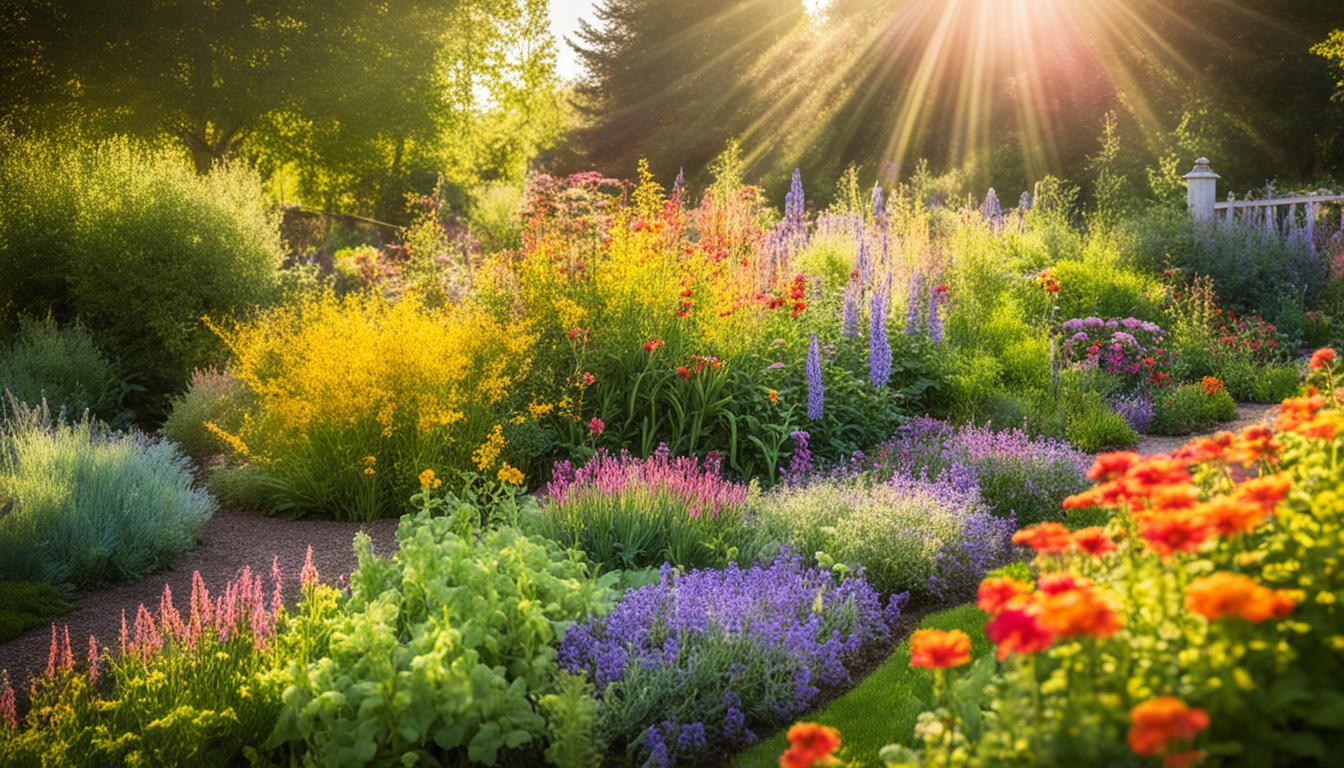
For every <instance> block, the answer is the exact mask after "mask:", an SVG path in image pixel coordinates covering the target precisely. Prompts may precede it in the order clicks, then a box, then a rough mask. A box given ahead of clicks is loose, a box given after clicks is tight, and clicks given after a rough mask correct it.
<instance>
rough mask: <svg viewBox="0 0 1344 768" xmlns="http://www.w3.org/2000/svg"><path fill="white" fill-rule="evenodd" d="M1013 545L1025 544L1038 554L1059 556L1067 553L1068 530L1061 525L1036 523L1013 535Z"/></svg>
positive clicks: (1069, 541)
mask: <svg viewBox="0 0 1344 768" xmlns="http://www.w3.org/2000/svg"><path fill="white" fill-rule="evenodd" d="M1013 543H1014V544H1025V545H1027V546H1028V547H1031V548H1032V549H1033V550H1035V551H1036V552H1037V553H1038V554H1042V555H1059V554H1063V553H1065V552H1067V551H1069V544H1070V543H1072V542H1071V540H1070V538H1069V529H1068V528H1066V527H1065V526H1064V524H1063V523H1053V522H1051V523H1037V524H1036V525H1032V526H1028V527H1026V528H1023V529H1022V530H1020V531H1018V532H1017V533H1015V534H1013Z"/></svg>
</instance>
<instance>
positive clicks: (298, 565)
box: [0, 510, 398, 690]
mask: <svg viewBox="0 0 1344 768" xmlns="http://www.w3.org/2000/svg"><path fill="white" fill-rule="evenodd" d="M397 522H398V521H397V520H395V519H390V520H374V521H372V522H367V523H355V522H338V521H334V520H294V519H289V518H283V517H268V516H265V515H261V514H255V513H248V512H236V511H230V510H220V511H219V512H216V513H215V516H214V517H213V518H211V519H210V520H209V521H208V522H206V524H205V527H204V529H203V530H202V542H201V544H200V546H198V547H197V548H196V549H194V550H192V551H191V552H188V553H187V554H185V555H183V556H181V557H180V558H178V559H177V560H176V561H175V562H174V563H173V564H172V565H171V566H170V567H168V568H167V569H165V570H162V571H159V572H157V573H154V574H152V575H150V576H148V577H146V578H144V579H142V580H141V581H138V582H136V583H134V584H116V585H112V586H108V587H104V588H102V589H99V590H96V591H94V592H90V593H88V594H86V595H84V596H82V597H81V598H79V599H78V600H77V601H75V607H74V609H73V610H72V611H70V613H67V614H66V615H64V616H61V617H60V618H58V619H56V625H57V627H58V628H61V627H64V626H66V625H68V626H69V627H70V639H71V644H72V645H74V646H75V647H76V648H85V647H87V645H88V638H89V635H94V636H96V637H97V638H98V642H99V644H115V643H116V642H117V638H118V636H119V635H120V633H121V613H122V611H123V610H124V611H126V616H127V621H133V620H134V618H135V610H136V607H137V606H139V605H140V604H141V603H144V604H145V605H146V606H148V607H149V608H150V609H151V610H155V609H157V607H158V605H159V597H160V596H161V595H162V594H163V587H164V585H165V584H167V585H168V586H169V587H171V588H172V590H173V602H174V603H175V604H176V605H178V606H179V607H181V606H183V605H184V604H185V602H186V600H187V598H188V596H190V595H191V580H192V574H193V573H194V572H196V571H200V572H201V576H202V577H203V578H204V579H205V584H206V586H207V587H209V588H210V589H211V590H212V591H213V590H216V589H219V588H222V587H223V586H224V583H225V582H227V581H228V580H229V579H231V578H233V577H234V576H235V575H237V573H238V571H239V570H241V569H242V567H243V566H244V565H247V566H251V568H252V570H253V571H257V572H259V573H260V574H261V577H262V583H263V584H264V585H266V589H268V590H269V589H270V586H269V584H270V573H271V559H272V557H279V558H280V568H281V571H282V572H283V573H284V578H285V585H286V593H287V594H286V597H287V598H290V599H292V597H293V596H294V595H295V594H297V591H298V583H299V571H300V569H302V567H303V559H304V554H305V553H306V552H307V549H308V546H309V545H312V548H313V564H314V565H315V566H317V570H318V573H319V574H320V576H321V578H322V580H323V581H325V582H334V581H336V580H337V579H338V578H339V577H340V576H341V575H342V574H348V573H349V572H350V571H351V570H352V569H353V568H354V567H355V554H354V550H353V549H352V548H351V543H352V542H353V541H354V538H355V534H356V533H357V532H359V531H365V532H367V533H368V534H369V537H370V538H372V539H373V549H374V552H376V553H377V554H380V555H388V554H390V553H391V552H392V550H393V548H394V547H395V545H396V530H397ZM291 592H292V593H293V594H290V593H291ZM50 640H51V628H50V627H49V626H43V627H37V628H34V629H30V630H28V631H27V632H25V633H23V634H22V635H20V636H18V637H16V638H14V639H13V640H11V641H9V642H7V643H4V644H2V645H0V669H4V670H8V671H9V676H10V680H12V681H13V683H14V687H15V688H16V689H19V690H25V689H26V688H27V685H22V686H20V683H23V682H26V681H27V680H28V678H29V677H30V676H31V675H37V674H41V672H42V670H43V669H45V668H46V665H47V651H48V647H49V644H50Z"/></svg>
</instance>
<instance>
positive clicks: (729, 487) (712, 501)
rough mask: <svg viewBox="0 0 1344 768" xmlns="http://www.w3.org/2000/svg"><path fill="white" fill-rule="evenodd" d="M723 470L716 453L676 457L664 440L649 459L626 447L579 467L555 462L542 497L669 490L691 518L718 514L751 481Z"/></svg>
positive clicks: (738, 499)
mask: <svg viewBox="0 0 1344 768" xmlns="http://www.w3.org/2000/svg"><path fill="white" fill-rule="evenodd" d="M720 469H721V468H720V459H719V455H718V454H717V453H715V452H711V453H709V454H708V455H707V456H705V459H704V461H701V460H700V459H699V458H696V457H694V456H676V457H674V456H672V455H671V452H670V451H669V450H668V447H667V445H666V444H662V445H659V446H658V450H657V451H655V452H654V454H653V455H652V456H650V457H648V458H645V459H637V458H634V457H632V456H631V455H630V453H629V451H626V450H622V451H621V452H620V453H619V454H611V453H607V452H606V451H600V452H598V454H597V455H596V456H594V457H593V458H592V459H591V460H590V461H589V462H588V463H587V464H585V465H583V466H581V467H575V466H574V465H573V464H572V463H571V462H569V461H567V460H566V461H560V462H556V464H555V467H554V468H553V469H552V478H551V481H550V482H549V483H547V484H546V489H545V492H544V493H543V494H542V500H543V501H544V502H547V503H552V504H560V503H564V502H566V501H569V500H570V499H572V498H574V497H576V496H582V495H586V494H589V493H596V494H599V495H602V496H608V497H610V496H619V495H622V494H625V493H628V492H638V493H670V494H673V495H675V496H677V497H680V498H682V499H684V500H685V501H686V505H687V509H688V511H689V514H690V515H691V517H699V516H700V515H701V514H704V513H708V514H709V516H710V517H716V516H717V515H718V513H719V511H720V510H722V509H723V508H725V507H736V506H741V505H743V504H745V503H746V501H747V496H748V493H749V489H748V488H747V486H745V485H743V484H742V483H737V482H733V481H732V480H729V479H727V478H725V477H723V475H722V474H721V473H720Z"/></svg>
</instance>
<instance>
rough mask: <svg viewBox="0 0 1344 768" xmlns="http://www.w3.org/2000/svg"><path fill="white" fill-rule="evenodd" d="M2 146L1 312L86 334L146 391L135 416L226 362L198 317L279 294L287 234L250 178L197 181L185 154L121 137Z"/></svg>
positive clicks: (241, 169) (228, 169) (221, 175)
mask: <svg viewBox="0 0 1344 768" xmlns="http://www.w3.org/2000/svg"><path fill="white" fill-rule="evenodd" d="M3 146H4V149H3V150H0V210H4V211H5V215H4V216H3V217H0V311H4V312H9V313H18V314H29V315H34V316H41V315H45V314H46V313H48V312H51V313H52V314H53V316H54V317H55V318H56V319H57V320H58V321H60V322H70V321H73V320H75V319H78V320H79V321H80V322H82V323H84V324H85V326H86V327H87V328H88V329H89V331H90V332H91V333H92V335H93V337H94V339H95V341H97V343H98V345H99V347H100V348H101V349H102V350H103V351H104V352H106V353H107V355H108V356H109V357H111V358H112V359H113V360H114V361H115V362H116V363H117V364H118V365H120V366H121V370H122V372H123V374H124V375H125V376H126V377H128V378H130V379H132V380H133V381H134V383H136V384H138V385H140V386H141V387H143V392H141V393H140V394H139V395H138V396H137V397H136V398H135V401H136V404H137V405H138V406H143V407H146V408H148V409H149V411H150V412H151V413H157V411H158V410H159V409H160V408H161V407H162V405H163V402H164V400H165V399H166V397H167V396H168V395H169V394H170V393H172V392H174V391H176V390H177V389H178V388H180V387H181V386H182V385H183V384H185V383H186V381H187V377H188V375H189V374H190V373H191V370H192V368H194V367H197V366H200V365H204V364H206V363H208V362H210V361H211V359H212V358H213V357H214V356H215V355H216V354H217V353H218V352H219V351H220V349H221V346H220V344H219V342H218V339H216V338H215V337H214V336H213V335H212V334H211V333H210V331H209V330H208V329H206V328H205V326H204V325H202V324H201V322H200V318H201V316H202V315H205V314H207V313H209V314H212V315H215V316H220V315H228V314H232V313H238V312H245V311H248V310H250V309H251V308H253V307H255V306H256V305H259V304H262V305H264V304H266V303H268V302H269V301H271V300H272V299H273V298H274V297H275V295H276V289H277V273H278V268H279V266H280V260H281V247H280V239H279V234H278V230H277V227H276V223H275V221H274V219H273V218H272V216H271V214H270V213H269V212H268V211H267V209H266V203H265V195H264V193H263V189H262V184H261V180H260V178H259V177H258V176H257V174H256V173H255V172H253V171H252V170H250V169H248V168H247V167H245V166H242V165H229V166H221V167H218V168H216V169H215V170H213V171H211V172H210V173H209V174H208V175H205V176H200V175H197V173H196V171H195V169H194V168H193V167H192V164H191V162H190V161H189V160H188V159H187V158H186V156H185V155H183V154H182V153H180V152H177V151H173V150H162V151H160V150H153V149H149V148H146V147H144V146H141V145H137V144H133V143H131V142H129V141H125V140H116V139H113V140H108V141H104V142H100V143H96V144H92V143H83V142H72V141H65V140H56V139H48V140H17V139H13V138H11V137H6V140H5V141H4V142H3ZM142 415H145V414H142Z"/></svg>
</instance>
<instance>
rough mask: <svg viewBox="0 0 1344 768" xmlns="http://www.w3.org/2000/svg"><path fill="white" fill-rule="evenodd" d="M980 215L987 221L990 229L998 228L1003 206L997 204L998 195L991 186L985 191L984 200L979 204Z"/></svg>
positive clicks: (1000, 222) (1001, 221) (1001, 220)
mask: <svg viewBox="0 0 1344 768" xmlns="http://www.w3.org/2000/svg"><path fill="white" fill-rule="evenodd" d="M980 215H981V216H983V217H984V218H985V221H987V222H989V227H990V229H998V228H999V225H1000V224H1002V223H1003V207H1002V206H1001V205H999V195H998V193H996V192H995V191H994V188H993V187H990V188H989V192H987V193H985V202H984V204H983V205H981V206H980Z"/></svg>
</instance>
